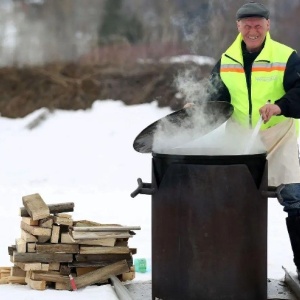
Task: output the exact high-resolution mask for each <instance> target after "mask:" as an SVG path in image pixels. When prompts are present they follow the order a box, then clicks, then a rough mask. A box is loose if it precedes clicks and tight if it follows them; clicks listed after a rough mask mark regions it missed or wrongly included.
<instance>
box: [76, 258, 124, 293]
mask: <svg viewBox="0 0 300 300" xmlns="http://www.w3.org/2000/svg"><path fill="white" fill-rule="evenodd" d="M128 271H129V267H128V265H127V262H126V260H122V261H119V262H116V263H114V264H111V265H109V266H106V267H103V268H100V269H97V270H95V271H92V272H89V273H87V274H84V275H81V276H78V277H76V278H74V281H75V284H76V287H77V289H80V288H82V287H85V286H88V285H92V284H95V283H98V282H101V281H104V280H106V279H108V278H109V276H111V275H120V274H122V273H125V272H128Z"/></svg>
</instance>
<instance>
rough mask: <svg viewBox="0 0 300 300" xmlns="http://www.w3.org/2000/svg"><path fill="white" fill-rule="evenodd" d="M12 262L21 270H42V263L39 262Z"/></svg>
mask: <svg viewBox="0 0 300 300" xmlns="http://www.w3.org/2000/svg"><path fill="white" fill-rule="evenodd" d="M14 264H15V265H16V266H17V267H19V268H20V269H22V270H23V271H31V270H32V271H39V270H42V264H41V263H37V262H35V263H22V262H14Z"/></svg>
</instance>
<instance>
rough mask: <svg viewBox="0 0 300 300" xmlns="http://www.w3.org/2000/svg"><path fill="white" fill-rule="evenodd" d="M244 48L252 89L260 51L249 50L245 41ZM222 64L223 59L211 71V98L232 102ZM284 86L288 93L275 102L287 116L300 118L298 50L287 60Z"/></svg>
mask: <svg viewBox="0 0 300 300" xmlns="http://www.w3.org/2000/svg"><path fill="white" fill-rule="evenodd" d="M242 50H243V58H244V70H245V75H246V80H247V86H248V90H250V88H251V86H250V85H251V80H250V79H251V69H252V63H253V61H254V60H255V58H256V57H257V56H258V54H259V52H257V53H249V52H247V51H246V48H245V45H244V42H243V44H242ZM220 66H221V59H220V60H219V61H218V62H217V64H216V65H215V67H214V68H213V70H212V72H211V76H210V81H211V83H212V85H213V87H214V88H213V89H212V90H213V91H212V92H211V93H210V97H209V98H210V99H209V100H212V101H214V100H215V101H227V102H230V93H229V91H228V89H227V87H226V86H225V84H224V83H223V82H222V80H221V78H220ZM283 87H284V90H285V92H286V93H285V95H283V96H282V97H281V98H280V99H278V100H276V101H275V104H277V105H278V106H279V107H280V109H281V114H282V115H284V116H285V117H289V118H300V57H299V56H298V55H297V53H296V52H293V53H292V54H291V56H290V57H289V59H288V61H287V64H286V69H285V72H284V77H283ZM267 100H268V99H266V102H267Z"/></svg>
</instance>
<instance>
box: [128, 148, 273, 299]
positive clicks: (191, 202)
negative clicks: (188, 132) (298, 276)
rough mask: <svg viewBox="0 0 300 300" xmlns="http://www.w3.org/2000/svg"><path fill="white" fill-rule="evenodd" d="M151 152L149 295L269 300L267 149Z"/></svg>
mask: <svg viewBox="0 0 300 300" xmlns="http://www.w3.org/2000/svg"><path fill="white" fill-rule="evenodd" d="M152 155H153V157H152V183H143V182H142V180H141V179H139V180H138V182H139V187H138V188H137V190H135V191H134V192H133V193H132V194H131V196H132V197H134V196H136V195H137V194H138V193H142V194H151V195H152V299H155V298H159V299H163V300H182V299H189V300H199V299H205V300H216V299H224V300H235V299H236V300H242V299H244V300H254V299H255V300H266V299H267V198H268V194H267V193H266V191H267V190H268V186H267V160H266V154H265V153H262V154H257V155H237V156H206V155H201V156H197V155H168V154H159V153H152Z"/></svg>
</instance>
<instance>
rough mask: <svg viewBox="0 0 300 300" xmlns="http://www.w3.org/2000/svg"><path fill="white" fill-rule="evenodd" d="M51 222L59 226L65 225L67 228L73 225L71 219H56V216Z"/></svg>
mask: <svg viewBox="0 0 300 300" xmlns="http://www.w3.org/2000/svg"><path fill="white" fill-rule="evenodd" d="M53 222H54V223H55V224H59V225H67V226H72V225H73V220H72V219H70V218H62V217H57V216H54V217H53Z"/></svg>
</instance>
